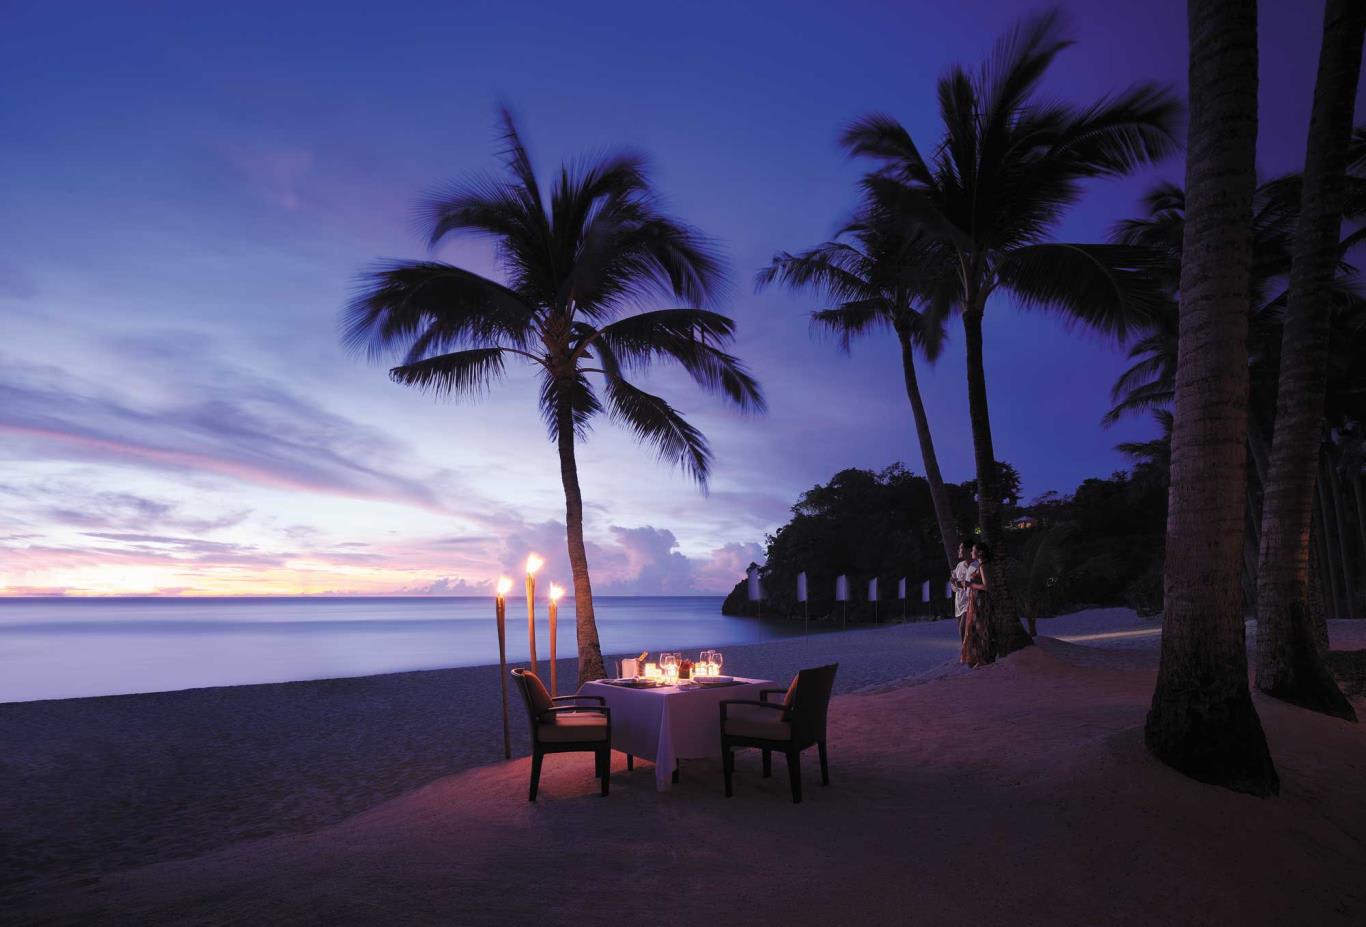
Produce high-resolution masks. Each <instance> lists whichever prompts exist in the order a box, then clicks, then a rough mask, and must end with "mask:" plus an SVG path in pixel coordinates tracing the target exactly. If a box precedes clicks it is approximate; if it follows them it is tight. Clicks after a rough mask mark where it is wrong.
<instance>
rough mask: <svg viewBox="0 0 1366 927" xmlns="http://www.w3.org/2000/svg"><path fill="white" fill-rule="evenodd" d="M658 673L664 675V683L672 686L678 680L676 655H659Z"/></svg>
mask: <svg viewBox="0 0 1366 927" xmlns="http://www.w3.org/2000/svg"><path fill="white" fill-rule="evenodd" d="M659 671H660V672H661V673H663V674H664V681H665V682H666V683H668V684H669V685H673V683H674V682H675V681H676V680H677V679H678V654H674V653H661V654H660V655H659Z"/></svg>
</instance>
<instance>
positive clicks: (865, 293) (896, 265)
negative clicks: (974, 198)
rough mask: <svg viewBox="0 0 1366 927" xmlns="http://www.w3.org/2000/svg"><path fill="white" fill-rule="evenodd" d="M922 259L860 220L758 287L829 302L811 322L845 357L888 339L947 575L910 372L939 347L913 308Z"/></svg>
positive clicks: (786, 258)
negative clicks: (886, 334)
mask: <svg viewBox="0 0 1366 927" xmlns="http://www.w3.org/2000/svg"><path fill="white" fill-rule="evenodd" d="M925 257H926V254H925V252H924V250H923V249H921V248H920V247H919V243H918V242H917V241H916V239H915V238H914V237H908V236H907V235H905V234H903V232H902V228H901V226H900V225H889V224H885V223H884V224H882V225H878V224H877V223H876V222H875V221H873V220H870V219H869V218H867V217H864V218H859V219H856V220H855V221H853V222H851V223H849V224H848V225H847V226H846V227H845V228H844V229H842V230H841V231H840V234H839V235H838V236H836V238H835V239H834V240H832V241H827V242H825V243H824V244H821V245H818V246H816V247H815V248H812V249H811V250H809V251H803V252H801V253H800V254H789V253H787V252H783V253H781V254H779V255H777V256H776V257H774V259H773V262H772V263H771V264H770V265H769V266H768V267H767V268H765V269H764V270H762V271H760V273H759V278H758V285H759V288H760V289H762V288H763V287H766V286H769V285H770V284H773V283H782V284H785V285H786V286H789V287H791V288H793V289H798V290H800V289H810V290H814V291H816V292H817V293H819V294H821V295H823V296H825V297H826V298H828V299H830V300H832V301H833V302H834V303H835V305H833V306H830V307H828V308H825V309H818V310H816V311H814V312H812V313H811V320H812V322H814V323H815V324H816V325H818V326H820V327H821V328H824V329H826V330H827V331H829V332H832V333H834V334H836V335H837V336H838V337H839V339H840V344H841V346H842V347H843V348H844V349H845V350H846V351H847V350H849V346H850V343H851V342H852V340H853V339H854V338H857V337H859V336H861V335H865V334H869V333H871V332H873V331H874V330H876V329H884V330H885V329H891V331H892V332H893V333H895V335H896V338H897V343H898V344H899V345H900V347H901V370H902V379H903V380H904V382H905V387H906V399H907V400H908V401H909V402H910V404H911V415H912V417H913V418H914V419H915V432H916V437H917V438H918V439H919V442H920V458H921V460H922V461H923V462H924V465H925V481H926V482H927V483H929V486H930V499H931V501H932V502H933V504H934V516H935V520H936V521H937V522H938V524H939V538H940V540H941V541H942V542H943V545H944V557H945V560H946V561H947V563H948V568H949V569H950V570H952V569H953V566H954V564H955V563H956V562H957V559H958V526H957V524H956V523H955V522H954V518H953V509H952V508H951V507H950V505H949V494H948V492H947V491H946V490H945V489H944V478H943V476H942V475H941V474H940V471H939V457H938V455H937V454H935V451H934V436H933V435H932V434H931V432H930V420H929V416H928V415H926V413H925V401H924V399H923V398H922V397H921V395H920V379H919V376H918V375H917V373H916V365H915V355H916V351H917V350H918V351H921V352H923V353H924V354H925V356H926V357H927V358H928V359H929V360H931V361H933V360H934V358H935V356H937V354H938V351H939V345H940V344H941V342H942V340H943V327H944V321H943V319H942V317H941V318H939V319H937V320H934V321H931V320H929V319H927V318H926V316H925V315H924V314H923V313H922V312H920V311H919V310H918V309H917V308H916V301H917V294H918V293H919V292H921V290H922V289H923V288H924V287H923V282H922V281H923V278H924V276H925V269H924V267H923V266H922V265H923V261H924V260H925Z"/></svg>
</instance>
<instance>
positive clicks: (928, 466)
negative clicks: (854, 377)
mask: <svg viewBox="0 0 1366 927" xmlns="http://www.w3.org/2000/svg"><path fill="white" fill-rule="evenodd" d="M896 335H897V340H898V341H899V342H900V343H901V369H902V371H903V372H904V374H905V378H906V398H907V399H909V400H910V402H911V414H912V415H913V416H914V417H915V434H916V437H917V438H918V439H919V440H920V459H921V461H923V462H924V464H925V482H927V483H929V484H930V500H931V501H932V502H933V503H934V518H935V521H937V522H938V523H939V539H940V540H941V541H942V542H943V544H944V559H945V560H946V561H947V562H948V566H949V571H950V572H952V571H953V568H954V566H955V565H957V563H958V526H957V525H956V524H955V523H954V520H953V509H952V508H951V507H950V506H949V494H948V492H947V491H946V490H945V489H944V477H943V476H942V475H941V474H940V472H939V456H938V455H937V454H935V452H934V437H933V436H932V435H931V434H930V420H929V417H928V416H927V415H926V414H925V401H924V400H923V399H922V398H921V396H920V382H919V380H918V379H917V377H916V372H915V349H914V346H913V345H912V344H911V336H910V335H909V334H908V333H907V332H905V331H904V330H902V329H901V328H898V329H897V333H896Z"/></svg>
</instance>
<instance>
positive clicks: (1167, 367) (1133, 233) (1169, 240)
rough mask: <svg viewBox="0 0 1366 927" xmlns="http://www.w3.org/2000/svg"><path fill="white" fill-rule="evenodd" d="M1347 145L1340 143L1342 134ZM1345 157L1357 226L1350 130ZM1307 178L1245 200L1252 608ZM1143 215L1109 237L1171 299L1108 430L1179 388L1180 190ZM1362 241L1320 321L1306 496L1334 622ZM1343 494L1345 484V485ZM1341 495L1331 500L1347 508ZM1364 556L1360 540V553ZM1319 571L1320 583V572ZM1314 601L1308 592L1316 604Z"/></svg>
mask: <svg viewBox="0 0 1366 927" xmlns="http://www.w3.org/2000/svg"><path fill="white" fill-rule="evenodd" d="M1344 138H1346V136H1344ZM1347 157H1348V160H1349V163H1348V167H1347V173H1346V177H1345V180H1346V186H1345V190H1344V195H1343V197H1342V198H1341V211H1342V219H1343V221H1344V222H1350V223H1352V224H1353V225H1356V224H1359V222H1360V220H1361V218H1362V217H1363V216H1366V130H1363V129H1361V128H1356V129H1354V130H1352V132H1351V137H1350V140H1349V141H1348V142H1347ZM1303 186H1304V178H1303V177H1302V176H1300V175H1298V174H1289V175H1286V176H1283V177H1279V178H1276V179H1274V180H1270V181H1267V182H1264V183H1262V184H1261V185H1259V186H1258V187H1257V191H1256V193H1254V194H1253V200H1252V203H1253V208H1252V268H1253V270H1252V294H1253V303H1252V306H1251V316H1250V319H1249V344H1248V348H1249V350H1248V364H1249V368H1248V372H1249V375H1250V377H1251V383H1252V388H1251V391H1250V398H1251V404H1250V407H1249V420H1248V453H1249V461H1250V462H1251V464H1252V468H1251V469H1250V470H1249V471H1248V482H1249V485H1248V493H1247V495H1248V509H1249V519H1250V520H1249V524H1248V532H1247V535H1248V536H1247V538H1246V539H1245V548H1246V555H1245V556H1246V560H1247V564H1246V570H1245V572H1246V576H1245V577H1244V581H1245V582H1247V583H1250V584H1253V585H1252V587H1251V589H1250V591H1249V593H1248V595H1247V601H1248V602H1249V603H1251V602H1255V601H1256V600H1257V593H1256V589H1255V583H1256V582H1257V579H1258V573H1259V571H1258V568H1257V561H1258V551H1259V549H1260V543H1261V529H1262V520H1263V514H1262V496H1263V487H1264V485H1265V483H1266V482H1267V479H1268V475H1269V470H1270V465H1271V444H1272V423H1273V420H1274V419H1275V414H1276V402H1277V385H1278V381H1279V377H1280V368H1281V349H1282V341H1283V327H1282V323H1283V320H1284V317H1285V314H1286V307H1287V305H1288V303H1289V287H1290V283H1291V280H1290V274H1291V249H1292V245H1293V242H1294V239H1295V234H1296V227H1297V223H1298V222H1299V216H1300V201H1301V197H1302V191H1303ZM1145 205H1146V210H1145V214H1144V215H1143V216H1142V217H1140V218H1136V219H1129V220H1125V221H1124V222H1121V223H1120V224H1119V226H1118V227H1117V228H1116V231H1115V236H1114V240H1115V241H1117V242H1120V243H1123V244H1129V245H1135V246H1143V247H1148V248H1152V249H1154V251H1155V253H1159V254H1161V255H1162V260H1163V264H1164V265H1165V267H1164V269H1163V270H1162V271H1160V274H1161V278H1162V280H1163V287H1164V289H1165V290H1166V291H1167V292H1168V293H1169V295H1170V300H1171V301H1170V305H1169V306H1167V307H1165V308H1164V309H1163V311H1162V312H1161V313H1159V314H1158V315H1157V316H1156V317H1155V318H1154V319H1153V320H1151V321H1150V322H1149V323H1148V324H1147V325H1146V326H1145V329H1144V333H1143V334H1142V336H1141V337H1140V338H1138V339H1137V340H1136V341H1134V342H1133V344H1132V345H1131V347H1130V350H1129V357H1130V360H1131V361H1132V362H1133V363H1132V365H1131V366H1130V367H1129V368H1128V369H1127V370H1125V371H1124V372H1123V373H1122V374H1121V375H1120V376H1119V378H1118V379H1117V380H1116V381H1115V384H1114V386H1113V387H1112V389H1111V395H1112V398H1113V400H1114V403H1115V404H1114V406H1113V407H1112V408H1111V409H1110V411H1109V412H1108V413H1107V414H1106V415H1105V417H1104V419H1103V420H1102V421H1103V423H1104V424H1105V425H1107V426H1108V425H1110V424H1113V423H1114V422H1115V421H1117V420H1118V419H1119V418H1121V417H1123V416H1125V415H1128V414H1131V413H1135V412H1143V411H1147V410H1158V409H1163V408H1167V407H1169V406H1170V405H1171V401H1172V396H1173V394H1174V391H1175V383H1176V362H1177V319H1178V312H1177V307H1176V301H1177V291H1178V289H1179V278H1180V269H1181V243H1182V236H1183V234H1184V231H1185V193H1184V191H1182V190H1181V188H1180V187H1178V186H1175V185H1172V184H1165V183H1164V184H1159V185H1158V186H1157V187H1155V188H1154V189H1153V190H1152V191H1150V192H1149V193H1148V194H1147V196H1146V197H1145ZM1363 241H1366V234H1363V231H1362V230H1361V229H1356V230H1354V231H1352V232H1351V233H1349V234H1347V235H1345V236H1344V237H1343V238H1342V240H1341V242H1340V243H1339V245H1338V253H1337V261H1336V266H1335V269H1334V273H1333V275H1332V281H1331V292H1330V293H1329V294H1328V302H1327V304H1326V305H1328V306H1329V307H1330V309H1331V311H1330V313H1329V319H1328V324H1329V326H1330V332H1331V334H1330V336H1329V338H1328V343H1329V349H1328V353H1327V354H1326V355H1325V360H1326V363H1325V364H1324V367H1323V370H1324V372H1325V374H1326V377H1327V382H1326V388H1325V403H1324V412H1325V413H1326V417H1327V422H1326V424H1327V425H1328V428H1326V429H1324V430H1323V432H1322V440H1321V454H1322V456H1323V458H1324V459H1323V461H1322V463H1321V468H1322V469H1321V472H1320V484H1321V486H1320V491H1319V492H1317V493H1315V494H1314V495H1313V503H1312V504H1313V510H1314V512H1313V517H1312V522H1313V524H1314V526H1315V527H1314V534H1313V538H1314V544H1315V545H1316V548H1320V549H1317V550H1311V557H1310V559H1309V567H1308V569H1309V571H1310V574H1311V575H1310V577H1309V580H1308V581H1309V583H1310V585H1313V586H1315V588H1316V589H1317V588H1320V587H1319V586H1318V580H1319V579H1320V578H1322V579H1323V580H1324V582H1323V586H1322V587H1321V588H1322V589H1323V590H1324V591H1326V592H1327V593H1328V597H1327V600H1326V603H1322V604H1326V605H1327V606H1328V607H1329V610H1330V613H1332V614H1349V613H1350V605H1349V603H1350V601H1351V596H1350V595H1349V594H1348V590H1347V585H1348V583H1347V580H1348V578H1349V577H1350V576H1351V574H1352V572H1353V570H1354V569H1356V568H1357V564H1356V563H1355V561H1354V560H1353V558H1352V556H1351V554H1352V547H1351V545H1350V544H1343V543H1341V536H1342V534H1343V532H1342V531H1341V530H1340V529H1339V522H1340V521H1344V520H1345V519H1346V518H1347V517H1348V516H1347V513H1346V512H1338V511H1335V508H1336V506H1334V505H1333V502H1334V496H1333V494H1332V492H1331V489H1332V487H1331V480H1330V479H1329V475H1330V474H1332V473H1333V472H1335V470H1336V468H1335V467H1334V466H1333V461H1334V460H1335V459H1336V458H1337V456H1339V454H1340V451H1341V449H1342V444H1343V439H1344V437H1345V436H1346V435H1347V434H1348V433H1350V432H1351V431H1352V429H1353V428H1354V427H1356V423H1357V422H1360V421H1362V420H1363V419H1366V408H1363V403H1362V402H1361V397H1362V396H1363V395H1366V387H1363V386H1362V379H1363V378H1362V377H1361V375H1360V374H1359V373H1356V371H1357V370H1358V369H1359V368H1360V367H1361V365H1360V363H1359V362H1358V360H1357V359H1358V357H1359V356H1360V353H1361V344H1360V341H1361V336H1360V332H1361V331H1362V329H1363V328H1366V299H1363V297H1362V295H1361V293H1360V292H1359V289H1358V279H1357V270H1356V268H1355V267H1354V266H1352V264H1351V263H1349V262H1348V258H1349V256H1350V254H1351V252H1352V251H1353V250H1354V249H1355V248H1357V247H1359V246H1360V245H1361V243H1362V242H1363ZM1348 485H1350V480H1349V484H1348ZM1346 497H1347V493H1346V492H1344V493H1343V494H1342V495H1341V496H1339V497H1338V498H1339V500H1340V501H1347V499H1346ZM1362 547H1363V548H1366V543H1363V544H1362ZM1320 572H1321V573H1322V577H1320V576H1319V573H1320ZM1316 594H1317V593H1315V595H1316ZM1310 604H1311V606H1314V607H1313V608H1311V610H1310V613H1311V614H1313V615H1320V614H1321V613H1322V612H1321V608H1320V607H1319V606H1320V604H1321V603H1318V602H1316V601H1314V600H1313V599H1312V598H1311V602H1310ZM1315 630H1316V638H1319V639H1321V638H1322V625H1321V624H1316V626H1315Z"/></svg>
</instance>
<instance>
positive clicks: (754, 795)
mask: <svg viewBox="0 0 1366 927" xmlns="http://www.w3.org/2000/svg"><path fill="white" fill-rule="evenodd" d="M1159 633H1160V632H1159V629H1158V626H1157V624H1156V623H1155V622H1153V621H1145V620H1142V619H1137V618H1135V617H1134V616H1133V614H1132V613H1130V612H1127V611H1123V610H1117V609H1110V610H1093V611H1090V612H1083V613H1079V614H1076V615H1071V616H1065V617H1062V618H1057V619H1051V620H1049V621H1047V622H1044V623H1042V624H1041V626H1040V634H1041V635H1046V637H1041V646H1039V647H1036V648H1030V649H1029V650H1027V651H1024V652H1022V653H1019V654H1016V655H1013V656H1012V657H1011V658H1009V659H1008V660H1006V661H1003V662H1002V663H999V664H997V665H995V666H992V667H988V668H984V669H981V670H978V671H975V672H970V671H966V670H964V669H962V668H961V667H959V666H958V665H957V664H956V663H955V662H954V661H953V658H954V653H955V650H956V645H957V644H956V634H955V631H954V626H953V624H952V623H951V622H938V623H927V624H908V625H896V626H890V627H884V628H876V629H866V630H857V631H849V632H843V633H836V634H825V635H813V636H812V637H810V638H799V639H791V640H783V641H774V642H768V643H763V644H757V645H749V646H745V647H732V648H729V649H728V652H727V657H728V666H730V667H731V668H733V669H734V670H735V671H737V672H740V671H742V672H744V673H745V674H746V675H750V676H763V677H766V678H771V679H777V680H784V681H785V680H786V679H787V678H789V677H790V675H791V674H792V673H793V672H794V671H795V670H796V669H798V668H800V667H801V666H804V665H813V664H815V663H817V662H826V661H829V660H832V659H833V660H839V661H840V663H841V670H840V679H839V686H838V692H839V693H840V694H839V696H838V697H837V698H836V700H835V702H834V704H833V706H832V715H831V718H832V721H831V745H830V750H831V764H832V778H833V785H832V787H831V788H829V789H820V788H817V787H814V780H812V779H811V778H810V777H808V783H809V784H810V785H811V786H812V787H810V788H808V795H807V800H806V802H805V803H804V804H803V805H800V806H792V805H790V804H789V803H788V801H787V796H786V791H785V789H786V783H785V777H784V776H783V774H782V770H781V768H780V769H778V770H775V776H774V778H772V779H769V780H765V779H762V778H760V776H759V771H758V760H757V756H749V755H742V756H741V761H740V764H739V779H738V784H737V794H736V797H735V798H733V799H731V800H729V801H727V800H726V799H724V798H723V797H722V795H721V789H720V776H719V764H714V763H709V762H705V761H698V762H693V763H687V764H685V767H684V771H683V772H684V775H683V781H682V782H681V783H680V784H679V786H678V787H676V788H675V789H674V790H673V791H671V792H669V793H663V794H661V793H656V792H655V791H654V788H653V775H652V770H651V769H650V765H649V764H648V763H643V764H639V765H638V766H637V768H636V771H635V772H633V773H627V772H626V771H625V767H624V758H623V757H621V756H620V755H617V756H616V758H615V759H616V763H615V766H614V778H613V788H612V795H611V797H610V798H608V799H607V800H605V801H604V800H603V799H601V798H599V797H597V794H596V785H595V783H594V781H593V780H592V778H591V760H590V759H589V758H587V757H578V756H570V757H554V758H551V759H550V760H548V761H547V764H546V772H545V776H544V778H543V782H542V800H541V801H540V802H538V803H537V804H535V805H530V804H529V803H527V802H526V800H525V784H526V777H527V767H528V762H527V760H526V759H525V758H524V754H525V752H526V750H525V744H524V741H525V731H524V728H523V724H524V722H523V721H522V720H521V718H520V716H519V713H518V712H514V714H513V722H514V731H513V746H514V751H515V758H514V759H513V760H512V761H511V762H506V761H503V760H502V758H501V756H500V754H501V750H500V746H501V745H500V743H499V733H498V728H499V722H498V711H497V686H496V670H491V669H490V668H487V667H480V668H472V669H460V670H441V671H432V672H421V673H403V674H395V675H389V676H374V677H365V678H359V679H345V680H328V681H321V682H307V683H289V684H280V685H262V686H242V687H233V688H223V689H204V690H190V691H185V692H176V693H164V694H155V695H137V696H119V697H111V698H98V699H80V700H67V701H54V702H34V703H22V704H13V705H3V706H0V822H2V823H0V853H2V854H3V855H2V856H0V871H3V872H4V873H5V875H4V876H3V877H2V878H3V883H4V889H3V891H4V895H3V899H0V900H2V901H3V910H7V911H8V912H9V913H8V915H6V917H8V918H9V919H12V920H14V921H15V922H16V923H53V924H58V923H78V922H79V923H139V924H159V923H206V924H207V923H214V924H224V923H232V924H236V923H261V922H287V923H318V924H337V923H357V924H361V923H373V922H375V921H378V920H385V919H388V920H394V921H396V922H399V923H463V924H483V923H505V922H507V921H509V920H512V919H514V918H517V917H536V918H537V919H538V922H540V923H547V924H558V923H581V922H584V921H586V920H588V919H602V918H604V917H608V916H612V912H616V911H635V912H639V914H640V916H647V917H649V918H650V919H651V920H654V921H655V922H658V923H683V922H685V921H691V920H695V917H694V916H693V915H692V914H690V913H688V912H687V911H686V910H685V909H686V908H691V907H693V906H695V905H696V904H697V903H699V902H700V901H701V900H702V899H704V898H705V899H706V900H707V904H708V905H709V907H710V909H711V910H712V912H713V914H712V916H709V917H708V918H706V919H707V920H709V921H711V922H713V923H773V922H780V921H787V922H791V923H822V924H845V923H912V922H915V923H969V922H988V923H991V922H1005V921H1009V922H1011V923H1023V924H1031V923H1039V924H1043V923H1050V924H1057V923H1067V924H1092V923H1116V924H1128V923H1134V924H1138V923H1154V922H1162V923H1189V924H1208V923H1219V922H1237V923H1243V924H1263V923H1265V924H1274V923H1280V924H1284V923H1309V922H1314V923H1324V924H1336V923H1341V924H1357V923H1361V921H1362V918H1363V917H1366V889H1363V888H1362V887H1361V880H1360V872H1361V871H1362V867H1363V864H1366V850H1364V849H1363V846H1364V845H1366V789H1362V788H1359V787H1358V785H1359V783H1360V782H1361V781H1363V775H1364V774H1366V730H1363V728H1362V726H1360V725H1349V724H1345V723H1342V722H1339V721H1334V720H1331V719H1327V718H1323V717H1320V716H1317V715H1313V714H1310V713H1307V712H1303V711H1301V710H1298V709H1295V708H1291V707H1289V706H1285V705H1283V704H1280V703H1276V702H1273V701H1270V700H1266V699H1263V698H1260V697H1258V709H1259V711H1260V712H1261V716H1262V719H1263V722H1264V724H1265V726H1266V728H1267V733H1268V737H1269V739H1270V742H1271V747H1272V751H1273V754H1274V756H1275V758H1276V761H1277V764H1278V767H1279V768H1280V772H1281V777H1282V782H1283V790H1282V795H1281V797H1280V798H1278V799H1274V800H1261V799H1255V798H1249V797H1247V796H1242V795H1236V794H1234V793H1231V792H1227V791H1224V790H1222V789H1218V788H1212V787H1209V786H1204V785H1200V784H1198V783H1194V782H1191V781H1189V780H1186V779H1184V778H1182V777H1180V776H1178V775H1176V774H1175V773H1173V772H1171V771H1170V770H1168V769H1166V768H1165V767H1162V766H1161V765H1160V764H1158V763H1156V762H1155V761H1153V760H1152V759H1151V758H1150V757H1148V755H1147V754H1146V753H1145V752H1144V750H1143V747H1142V742H1141V728H1142V722H1143V717H1144V713H1145V711H1146V708H1147V703H1148V699H1149V697H1150V696H1151V691H1152V683H1153V678H1154V673H1155V667H1156V653H1157V649H1156V648H1157V643H1158V640H1159ZM1331 633H1332V637H1333V646H1334V648H1335V649H1338V650H1350V649H1361V648H1366V623H1362V622H1335V623H1334V624H1333V627H1332V629H1331ZM562 673H563V674H564V675H565V678H572V670H571V669H570V668H569V664H568V663H566V664H565V668H564V669H562ZM1356 703H1357V705H1358V710H1359V711H1362V710H1363V709H1366V702H1363V701H1362V700H1361V699H1357V700H1356ZM514 707H516V708H519V706H514ZM777 764H778V765H779V766H781V761H777ZM812 834H820V835H821V839H820V840H813V839H811V835H812ZM664 869H667V870H668V872H669V876H670V881H669V882H668V884H669V885H670V889H669V898H668V899H667V903H664V902H665V901H666V899H662V898H661V897H660V896H659V895H658V894H657V891H658V886H659V885H660V883H659V882H658V880H657V878H656V876H657V875H658V874H659V873H660V872H661V871H662V870H664Z"/></svg>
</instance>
